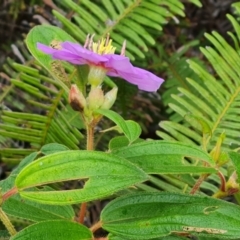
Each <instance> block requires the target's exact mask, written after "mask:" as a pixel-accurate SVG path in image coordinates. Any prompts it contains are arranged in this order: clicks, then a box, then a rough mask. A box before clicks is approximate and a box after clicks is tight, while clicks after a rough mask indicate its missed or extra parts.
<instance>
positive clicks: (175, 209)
mask: <svg viewBox="0 0 240 240" xmlns="http://www.w3.org/2000/svg"><path fill="white" fill-rule="evenodd" d="M101 221H102V224H103V225H102V227H103V229H105V230H107V231H109V232H110V233H112V234H114V235H117V236H122V239H138V240H140V239H154V238H157V237H164V236H168V235H170V234H171V233H173V232H175V233H186V234H191V235H196V236H206V237H209V238H210V237H218V238H219V239H224V238H225V239H236V238H237V239H238V238H239V237H240V229H239V226H240V207H239V206H236V205H234V204H231V203H228V202H225V201H222V200H218V199H213V198H209V197H202V196H195V195H183V194H178V193H169V192H160V193H146V192H145V193H137V194H130V195H127V196H123V197H120V198H118V199H115V200H113V201H112V202H110V203H109V204H108V205H107V206H106V207H105V208H104V209H103V211H102V213H101Z"/></svg>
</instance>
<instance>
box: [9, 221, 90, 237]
mask: <svg viewBox="0 0 240 240" xmlns="http://www.w3.org/2000/svg"><path fill="white" fill-rule="evenodd" d="M26 239H34V240H43V239H49V240H50V239H51V240H66V239H71V240H92V233H91V231H90V230H89V229H88V228H87V227H85V226H83V225H81V224H79V223H76V222H69V221H63V220H57V221H45V222H40V223H36V224H33V225H31V226H29V227H27V228H25V229H23V230H22V231H20V232H18V233H17V234H16V235H14V236H13V237H11V238H10V240H26Z"/></svg>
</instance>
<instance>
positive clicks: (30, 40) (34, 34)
mask: <svg viewBox="0 0 240 240" xmlns="http://www.w3.org/2000/svg"><path fill="white" fill-rule="evenodd" d="M53 40H55V41H59V42H64V41H71V42H76V41H75V40H74V38H72V37H71V36H70V35H69V34H67V33H66V32H65V31H63V30H62V29H61V28H58V27H54V26H51V25H41V26H36V27H34V28H33V29H32V30H31V31H30V32H29V33H28V35H27V38H26V44H27V47H28V49H29V51H30V52H31V54H32V55H33V56H34V58H35V59H36V60H37V61H39V62H40V63H41V64H42V65H43V67H45V68H46V69H47V70H48V71H50V73H51V74H52V75H53V77H54V78H56V79H59V76H57V75H56V74H54V73H53V72H51V68H52V65H51V63H52V62H53V59H52V56H51V55H48V54H45V53H43V52H42V51H40V50H38V49H37V43H38V42H40V43H42V44H45V45H48V46H50V44H51V42H52V41H53ZM58 83H59V84H60V85H61V87H62V88H63V89H64V90H65V91H67V87H66V85H65V84H64V83H62V82H61V81H58Z"/></svg>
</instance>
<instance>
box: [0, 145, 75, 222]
mask: <svg viewBox="0 0 240 240" xmlns="http://www.w3.org/2000/svg"><path fill="white" fill-rule="evenodd" d="M46 146H48V145H46ZM37 154H38V153H37V152H34V153H31V154H30V155H29V156H27V157H26V158H24V159H23V160H22V161H21V163H20V164H19V165H18V166H17V167H16V168H15V169H14V170H13V171H12V173H11V174H10V176H9V177H8V178H6V179H5V180H2V181H1V182H0V188H2V192H3V193H5V192H7V191H8V190H10V189H11V188H13V187H14V182H15V179H16V176H17V174H18V173H19V172H20V171H21V170H22V169H23V168H24V167H25V166H27V165H28V164H30V163H31V162H33V161H34V159H35V158H36V156H37ZM46 189H47V190H49V189H50V188H49V187H48V188H46V187H45V188H44V189H42V190H45V191H46ZM2 209H3V211H4V212H5V213H6V214H8V215H11V216H15V217H19V218H23V219H28V220H31V221H36V222H37V221H43V220H51V219H59V218H67V219H73V217H74V211H73V209H72V207H71V206H52V205H51V206H50V205H46V204H39V203H36V202H32V201H29V200H26V199H25V200H24V201H23V200H22V199H21V198H20V196H19V195H14V196H12V197H10V198H8V199H7V200H6V201H5V202H4V203H3V204H2Z"/></svg>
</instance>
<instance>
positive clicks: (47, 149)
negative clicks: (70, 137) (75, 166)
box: [40, 143, 69, 155]
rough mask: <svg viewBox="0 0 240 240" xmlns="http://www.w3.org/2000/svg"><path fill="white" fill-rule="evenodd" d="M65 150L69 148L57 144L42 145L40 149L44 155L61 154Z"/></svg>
mask: <svg viewBox="0 0 240 240" xmlns="http://www.w3.org/2000/svg"><path fill="white" fill-rule="evenodd" d="M66 150H69V148H68V147H66V146H64V145H62V144H59V143H49V144H46V145H44V146H43V147H42V148H41V150H40V151H41V153H42V154H44V155H49V154H52V153H55V152H61V151H66Z"/></svg>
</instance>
